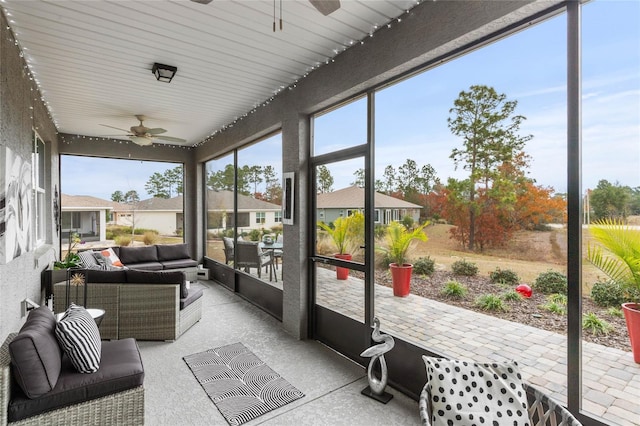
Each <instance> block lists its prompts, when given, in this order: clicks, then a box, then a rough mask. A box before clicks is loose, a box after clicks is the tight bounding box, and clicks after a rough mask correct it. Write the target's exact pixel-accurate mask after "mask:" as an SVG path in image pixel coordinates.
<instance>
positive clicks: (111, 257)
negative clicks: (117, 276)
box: [100, 247, 124, 267]
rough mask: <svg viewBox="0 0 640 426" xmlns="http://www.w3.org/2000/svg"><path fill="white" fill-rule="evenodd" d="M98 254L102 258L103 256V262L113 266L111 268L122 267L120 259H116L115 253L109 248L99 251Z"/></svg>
mask: <svg viewBox="0 0 640 426" xmlns="http://www.w3.org/2000/svg"><path fill="white" fill-rule="evenodd" d="M100 254H102V256H104V258H105V260H106V261H107V264H109V265H113V266H118V267H123V266H124V265H123V264H122V262H121V261H120V258H119V257H118V255H117V254H116V252H114V251H113V249H112V248H111V247H109V248H107V249H104V250H101V251H100Z"/></svg>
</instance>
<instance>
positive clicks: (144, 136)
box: [101, 114, 187, 146]
mask: <svg viewBox="0 0 640 426" xmlns="http://www.w3.org/2000/svg"><path fill="white" fill-rule="evenodd" d="M136 118H137V119H138V121H140V125H138V126H131V127H130V128H129V130H125V129H121V128H119V127H113V126H109V125H106V124H101V126H104V127H109V128H111V129H116V130H120V131H123V132H126V133H127V134H126V135H105V136H128V137H129V139H131V141H132V142H133V143H136V144H138V145H141V146H147V145H151V144H152V143H153V140H154V139H158V140H162V141H167V142H179V143H181V142H186V141H187V140H186V139H181V138H174V137H172V136H162V133H166V132H167V131H166V130H165V129H162V128H160V127H155V128H149V127H146V126H145V125H144V124H142V122H143V121H144V120H145V119H146V118H147V117H145V116H144V115H142V114H138V115H136Z"/></svg>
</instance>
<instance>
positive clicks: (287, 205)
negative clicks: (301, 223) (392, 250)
mask: <svg viewBox="0 0 640 426" xmlns="http://www.w3.org/2000/svg"><path fill="white" fill-rule="evenodd" d="M294 179H295V173H293V172H287V173H283V174H282V223H283V224H284V225H293V209H294V189H295V181H294Z"/></svg>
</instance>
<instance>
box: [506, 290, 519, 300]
mask: <svg viewBox="0 0 640 426" xmlns="http://www.w3.org/2000/svg"><path fill="white" fill-rule="evenodd" d="M502 300H504V301H506V302H518V301H520V300H522V295H521V294H520V293H518V292H517V291H515V290H511V291H507V292H506V293H503V294H502Z"/></svg>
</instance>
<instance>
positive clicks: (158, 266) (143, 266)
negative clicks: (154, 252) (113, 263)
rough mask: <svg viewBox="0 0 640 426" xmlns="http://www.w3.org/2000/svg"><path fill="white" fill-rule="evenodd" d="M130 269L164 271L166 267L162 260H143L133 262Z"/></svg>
mask: <svg viewBox="0 0 640 426" xmlns="http://www.w3.org/2000/svg"><path fill="white" fill-rule="evenodd" d="M129 269H137V270H140V271H162V270H163V269H164V268H163V266H162V263H160V262H141V263H132V264H131V266H130V267H129Z"/></svg>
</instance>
